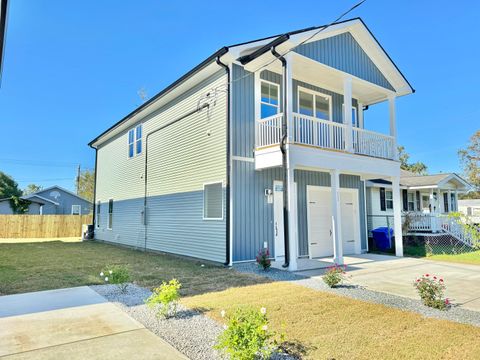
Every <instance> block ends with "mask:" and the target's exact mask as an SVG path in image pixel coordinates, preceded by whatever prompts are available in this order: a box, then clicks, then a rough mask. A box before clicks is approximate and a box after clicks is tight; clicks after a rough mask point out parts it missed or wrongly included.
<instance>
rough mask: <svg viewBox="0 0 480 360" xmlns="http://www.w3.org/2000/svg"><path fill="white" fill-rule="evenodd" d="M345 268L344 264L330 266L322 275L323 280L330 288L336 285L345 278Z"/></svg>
mask: <svg viewBox="0 0 480 360" xmlns="http://www.w3.org/2000/svg"><path fill="white" fill-rule="evenodd" d="M346 268H347V267H346V266H345V265H344V266H343V267H342V266H340V265H337V264H335V265H333V266H330V267H329V268H327V272H326V273H325V275H323V276H322V279H323V281H324V282H325V284H327V285H328V286H329V287H331V288H333V287H335V286H337V285H338V284H340V283H341V282H342V281H343V280H345V274H346V273H345V270H346Z"/></svg>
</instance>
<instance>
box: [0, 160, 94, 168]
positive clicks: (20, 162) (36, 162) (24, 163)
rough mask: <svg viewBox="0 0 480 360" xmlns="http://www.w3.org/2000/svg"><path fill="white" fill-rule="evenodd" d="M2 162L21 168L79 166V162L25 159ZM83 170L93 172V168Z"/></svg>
mask: <svg viewBox="0 0 480 360" xmlns="http://www.w3.org/2000/svg"><path fill="white" fill-rule="evenodd" d="M0 162H5V163H10V164H15V165H21V166H43V167H63V168H71V167H77V166H78V165H79V163H78V162H76V163H73V162H72V163H68V162H55V161H48V160H25V159H1V158H0ZM82 168H83V169H86V170H93V168H90V167H87V166H82Z"/></svg>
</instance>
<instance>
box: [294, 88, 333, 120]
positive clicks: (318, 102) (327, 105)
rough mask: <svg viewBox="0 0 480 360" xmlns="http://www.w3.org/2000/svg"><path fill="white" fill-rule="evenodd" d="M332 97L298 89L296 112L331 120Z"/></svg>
mask: <svg viewBox="0 0 480 360" xmlns="http://www.w3.org/2000/svg"><path fill="white" fill-rule="evenodd" d="M331 109H332V97H331V96H330V95H326V94H321V93H317V92H314V91H308V90H303V89H302V90H300V89H299V90H298V112H299V113H300V114H302V115H308V116H313V117H316V118H317V119H322V120H331Z"/></svg>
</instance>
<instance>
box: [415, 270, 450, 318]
mask: <svg viewBox="0 0 480 360" xmlns="http://www.w3.org/2000/svg"><path fill="white" fill-rule="evenodd" d="M413 286H414V287H415V289H417V292H418V294H419V295H420V298H421V299H422V303H423V304H424V305H425V306H429V307H432V308H435V309H439V310H445V309H447V308H448V307H449V306H450V301H449V300H448V298H447V299H444V298H443V295H444V293H445V289H446V286H445V282H444V281H443V279H442V278H439V277H437V276H435V275H430V274H424V275H422V276H421V277H419V278H417V279H416V280H415V282H414V283H413Z"/></svg>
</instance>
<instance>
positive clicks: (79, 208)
mask: <svg viewBox="0 0 480 360" xmlns="http://www.w3.org/2000/svg"><path fill="white" fill-rule="evenodd" d="M73 207H76V208H78V214H74V213H73ZM72 215H82V205H77V204H73V205H72Z"/></svg>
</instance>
